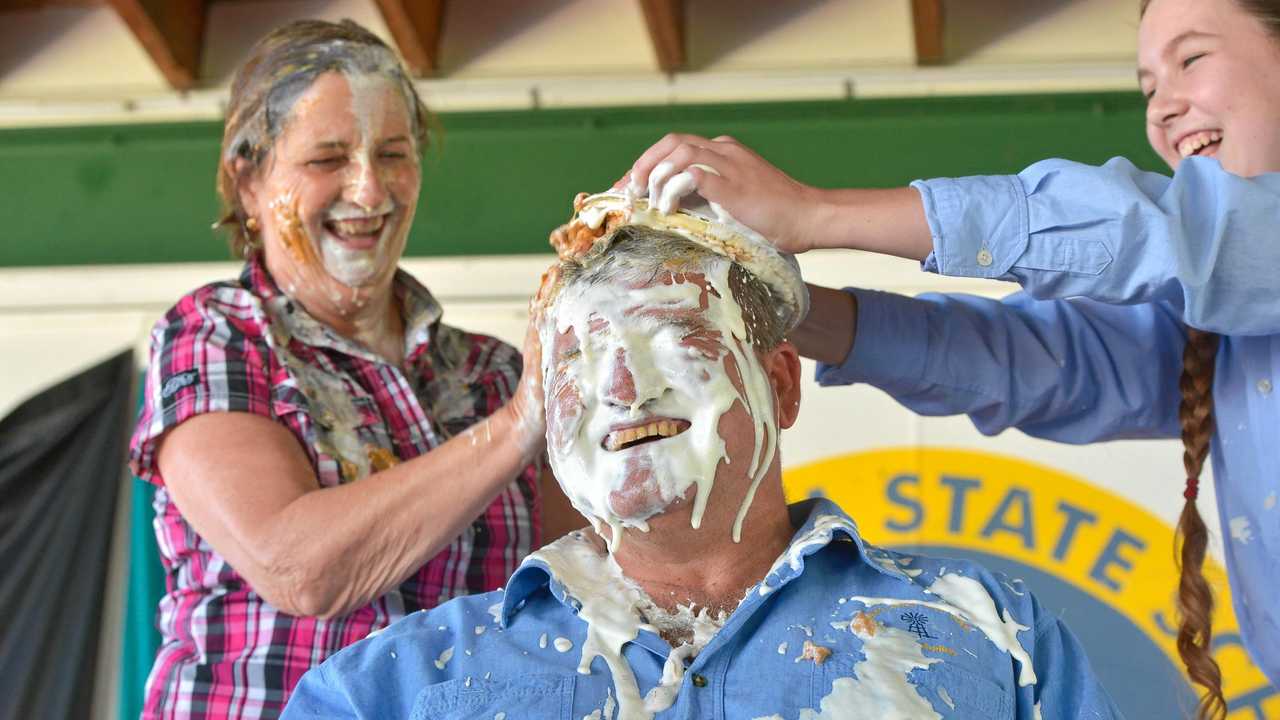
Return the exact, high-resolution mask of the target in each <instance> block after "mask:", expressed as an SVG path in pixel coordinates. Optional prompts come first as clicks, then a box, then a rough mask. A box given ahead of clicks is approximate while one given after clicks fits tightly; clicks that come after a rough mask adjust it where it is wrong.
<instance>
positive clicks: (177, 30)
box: [107, 0, 205, 90]
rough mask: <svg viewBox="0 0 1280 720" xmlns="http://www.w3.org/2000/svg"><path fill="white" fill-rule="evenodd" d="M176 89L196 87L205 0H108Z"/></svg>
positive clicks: (202, 38)
mask: <svg viewBox="0 0 1280 720" xmlns="http://www.w3.org/2000/svg"><path fill="white" fill-rule="evenodd" d="M107 4H108V5H110V6H111V7H112V8H114V9H115V11H116V14H117V15H119V16H120V19H121V20H124V23H125V25H128V26H129V30H130V31H132V32H133V35H134V37H136V38H137V39H138V42H139V43H140V44H141V45H142V47H143V48H144V49H145V50H146V51H147V54H148V55H150V56H151V60H152V61H153V62H155V64H156V66H157V67H159V68H160V72H161V74H163V75H164V77H165V79H166V80H168V81H169V84H170V85H171V86H173V88H174V89H176V90H188V89H190V88H192V87H195V84H196V81H197V80H198V79H199V77H200V50H201V47H202V44H203V42H204V21H205V2H204V0H107Z"/></svg>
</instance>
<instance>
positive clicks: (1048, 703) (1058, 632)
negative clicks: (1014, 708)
mask: <svg viewBox="0 0 1280 720" xmlns="http://www.w3.org/2000/svg"><path fill="white" fill-rule="evenodd" d="M1036 605H1037V608H1038V607H1039V603H1038V602H1037V603H1036ZM1038 613H1039V614H1038V618H1037V623H1036V626H1035V632H1036V638H1035V649H1034V651H1033V652H1032V657H1031V663H1032V665H1033V666H1034V667H1035V671H1036V684H1035V688H1034V691H1033V693H1032V695H1033V702H1034V704H1033V707H1034V708H1038V709H1039V713H1034V711H1033V712H1032V713H1027V712H1025V711H1024V712H1019V713H1018V717H1019V718H1023V717H1027V718H1031V717H1035V718H1041V719H1042V720H1075V719H1076V718H1099V719H1107V718H1115V720H1120V719H1121V718H1123V717H1124V715H1123V714H1122V713H1121V712H1120V708H1118V707H1116V704H1115V701H1114V700H1112V699H1111V695H1109V694H1108V693H1107V690H1106V688H1104V687H1103V686H1102V683H1101V682H1100V681H1099V680H1098V676H1097V674H1096V673H1094V671H1093V666H1092V665H1090V664H1089V657H1088V656H1087V655H1086V654H1085V651H1084V648H1083V647H1081V645H1080V641H1079V640H1077V639H1076V637H1075V635H1072V634H1071V631H1070V630H1068V629H1067V626H1066V625H1064V624H1063V622H1062V621H1061V620H1059V619H1057V618H1055V617H1053V616H1051V615H1048V614H1046V613H1045V612H1044V610H1043V609H1039V610H1038Z"/></svg>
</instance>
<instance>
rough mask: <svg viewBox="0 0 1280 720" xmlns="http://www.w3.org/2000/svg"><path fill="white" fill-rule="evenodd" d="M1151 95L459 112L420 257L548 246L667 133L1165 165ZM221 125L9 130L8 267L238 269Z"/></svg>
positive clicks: (785, 149) (869, 166)
mask: <svg viewBox="0 0 1280 720" xmlns="http://www.w3.org/2000/svg"><path fill="white" fill-rule="evenodd" d="M1143 112H1144V108H1143V102H1142V98H1141V97H1139V96H1138V94H1137V93H1124V94H1088V95H1056V96H1020V97H988V98H929V99H910V100H856V101H848V102H813V103H783V104H775V103H760V104H738V105H704V106H671V107H649V108H619V109H588V110H532V111H523V112H488V113H449V114H444V115H441V116H440V123H441V125H442V126H443V130H444V131H443V137H442V138H440V142H438V143H437V144H436V145H435V146H434V147H433V149H432V150H431V151H430V152H429V153H428V157H427V161H426V163H425V165H424V168H423V192H422V207H420V208H419V210H418V215H417V219H416V221H415V225H414V229H413V233H412V236H411V237H410V240H409V248H408V251H407V254H409V255H417V256H422V255H462V254H489V253H531V252H544V251H545V250H546V248H547V245H546V237H547V233H548V231H549V230H550V229H551V228H552V227H554V226H555V225H557V224H559V223H561V222H563V221H564V220H565V218H566V217H567V216H568V213H569V206H570V201H571V199H572V197H573V195H574V193H576V192H579V191H583V190H587V191H593V190H598V189H602V188H604V187H605V186H607V185H608V184H610V183H612V182H613V181H614V180H615V179H617V177H618V176H619V175H621V173H622V172H623V171H625V170H626V168H627V167H628V166H629V165H630V162H631V161H632V160H633V159H634V158H635V156H636V155H637V154H638V153H639V152H641V151H642V150H643V149H644V148H645V147H647V146H648V144H649V143H651V142H653V141H654V140H657V139H658V138H659V137H660V136H661V135H662V134H663V133H665V132H667V131H669V130H681V131H688V132H697V133H704V134H713V135H714V134H720V133H728V134H732V135H734V136H736V137H738V138H739V139H741V140H742V141H744V142H746V143H747V144H748V145H750V146H752V147H754V148H755V149H757V150H758V151H759V152H760V153H762V154H763V155H764V156H765V157H768V158H769V159H771V160H772V161H774V162H775V163H777V164H778V165H780V166H781V167H783V168H784V169H786V170H788V171H789V172H791V173H792V174H793V175H795V176H797V177H798V178H800V179H801V180H804V181H806V182H810V183H814V184H817V185H822V186H831V187H836V186H853V185H864V186H887V185H896V184H902V183H905V182H908V181H910V180H912V179H914V178H917V177H930V176H938V175H967V174H980V173H1001V172H1011V171H1015V170H1017V169H1020V168H1021V167H1023V166H1025V165H1027V164H1029V163H1031V162H1034V161H1035V160H1038V159H1041V158H1044V157H1050V156H1057V157H1067V158H1071V159H1074V160H1080V161H1083V162H1091V163H1098V162H1102V161H1104V160H1106V159H1107V158H1109V157H1112V156H1114V155H1125V156H1127V157H1129V158H1131V159H1132V160H1134V161H1135V162H1136V163H1138V164H1139V165H1140V166H1143V167H1146V168H1149V169H1153V170H1154V169H1161V168H1162V166H1161V164H1160V162H1159V160H1158V159H1157V158H1156V157H1155V155H1154V154H1153V153H1152V152H1151V150H1150V149H1149V148H1148V147H1147V143H1146V139H1145V136H1144V131H1143ZM219 137H220V127H219V125H218V124H217V123H185V124H166V125H130V126H120V127H79V128H42V129H23V130H6V131H0V197H3V199H4V200H3V204H4V205H3V206H4V207H5V208H6V212H5V213H4V215H5V218H6V223H7V227H6V233H5V234H6V239H5V241H4V242H3V243H2V244H0V266H33V265H75V264H90V263H135V262H181V261H200V260H224V259H227V258H228V257H229V255H228V251H227V249H226V246H225V244H224V243H223V241H222V240H221V238H220V237H217V236H215V235H214V234H213V233H212V232H211V231H210V230H209V225H210V223H211V222H212V221H213V220H214V219H215V217H216V215H217V205H216V201H215V196H214V189H213V175H214V168H215V164H216V162H217V157H218V141H219Z"/></svg>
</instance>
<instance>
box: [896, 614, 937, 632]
mask: <svg viewBox="0 0 1280 720" xmlns="http://www.w3.org/2000/svg"><path fill="white" fill-rule="evenodd" d="M902 619H903V621H905V622H906V623H907V632H913V633H915V634H916V636H917V637H919V638H921V639H924V638H929V639H933V636H932V635H930V634H929V628H927V627H925V624H926V623H928V622H929V618H927V617H925V616H924V615H922V614H920V613H917V612H909V613H903V615H902Z"/></svg>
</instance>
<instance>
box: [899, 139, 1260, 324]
mask: <svg viewBox="0 0 1280 720" xmlns="http://www.w3.org/2000/svg"><path fill="white" fill-rule="evenodd" d="M914 185H915V187H916V188H917V189H918V190H919V191H920V193H921V196H922V198H923V201H924V205H925V210H926V216H927V218H928V222H929V227H930V229H931V234H932V236H933V247H934V251H933V253H932V254H930V256H929V257H928V258H926V259H925V263H924V267H925V269H930V270H935V271H937V272H940V273H942V274H945V275H965V276H972V277H991V278H1005V279H1013V280H1017V281H1018V282H1020V283H1021V284H1022V286H1023V287H1024V288H1026V290H1027V292H1028V293H1030V294H1031V295H1032V296H1034V297H1036V298H1041V299H1046V298H1066V297H1088V298H1092V299H1094V300H1098V301H1100V302H1104V303H1109V304H1133V303H1143V302H1163V303H1167V304H1168V305H1169V306H1170V307H1171V308H1173V309H1174V311H1175V312H1176V313H1177V314H1178V316H1179V317H1180V318H1181V319H1182V321H1183V322H1185V323H1187V324H1188V325H1192V326H1194V327H1197V328H1201V329H1204V330H1211V331H1214V332H1219V333H1224V334H1233V335H1265V334H1272V333H1276V332H1280V279H1278V278H1277V271H1276V269H1277V268H1280V234H1278V233H1277V226H1278V225H1280V175H1262V176H1258V177H1255V178H1249V179H1246V178H1241V177H1238V176H1235V175H1231V174H1229V173H1227V172H1225V171H1223V170H1222V168H1221V166H1219V165H1218V163H1217V161H1216V160H1213V159H1210V158H1195V157H1193V158H1188V159H1187V160H1185V161H1183V162H1182V163H1181V165H1180V166H1179V168H1178V172H1177V174H1175V175H1174V177H1173V178H1172V179H1170V178H1168V177H1165V176H1163V175H1159V174H1156V173H1147V172H1142V171H1140V170H1138V169H1137V168H1136V167H1134V166H1133V165H1132V164H1131V163H1130V162H1128V161H1127V160H1123V159H1119V158H1117V159H1114V160H1111V161H1110V162H1108V163H1107V164H1105V165H1103V166H1101V167H1093V166H1089V165H1081V164H1079V163H1073V162H1067V161H1064V160H1046V161H1044V162H1040V163H1036V164H1035V165H1032V166H1031V167H1029V168H1027V169H1026V170H1024V171H1023V172H1022V173H1020V174H1019V175H1016V176H993V177H972V178H959V179H938V180H929V181H924V182H917V183H915V184H914Z"/></svg>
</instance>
